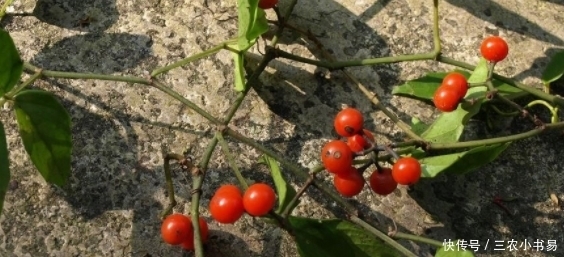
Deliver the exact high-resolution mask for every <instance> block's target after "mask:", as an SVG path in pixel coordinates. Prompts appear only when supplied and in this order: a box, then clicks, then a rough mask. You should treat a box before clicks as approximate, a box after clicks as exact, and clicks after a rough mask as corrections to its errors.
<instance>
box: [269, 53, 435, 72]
mask: <svg viewBox="0 0 564 257" xmlns="http://www.w3.org/2000/svg"><path fill="white" fill-rule="evenodd" d="M273 51H275V53H276V57H281V58H285V59H289V60H294V61H298V62H302V63H307V64H311V65H315V66H318V67H323V68H327V69H329V70H337V69H342V68H347V67H356V66H369V65H375V64H384V63H398V62H407V61H423V60H434V59H435V57H436V54H435V53H434V52H431V53H424V54H408V55H398V56H388V57H378V58H369V59H362V60H350V61H320V60H314V59H309V58H305V57H301V56H297V55H294V54H291V53H288V52H286V51H284V50H281V49H273Z"/></svg>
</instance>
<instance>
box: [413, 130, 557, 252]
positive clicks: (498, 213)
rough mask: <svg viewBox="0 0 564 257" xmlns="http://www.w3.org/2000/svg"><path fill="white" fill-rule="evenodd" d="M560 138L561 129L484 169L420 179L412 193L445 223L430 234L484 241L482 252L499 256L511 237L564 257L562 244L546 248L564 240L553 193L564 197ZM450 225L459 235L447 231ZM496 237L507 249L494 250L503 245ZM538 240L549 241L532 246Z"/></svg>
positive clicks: (522, 144) (514, 148) (525, 143)
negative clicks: (496, 200) (499, 199)
mask: <svg viewBox="0 0 564 257" xmlns="http://www.w3.org/2000/svg"><path fill="white" fill-rule="evenodd" d="M549 142H550V143H549ZM555 142H556V144H554V143H555ZM559 142H562V136H561V135H555V134H551V135H542V136H539V137H538V138H531V139H528V140H524V141H519V142H515V143H513V145H512V147H510V148H508V149H507V150H506V152H505V153H503V154H502V155H501V156H500V157H499V159H497V160H496V161H495V162H493V163H491V164H488V165H485V166H483V167H482V168H480V169H479V170H475V171H473V172H470V173H468V174H465V175H460V176H455V175H441V176H440V177H437V178H436V179H433V180H422V181H420V183H418V184H417V185H416V187H415V189H416V190H414V191H412V192H411V196H412V198H413V199H414V200H416V201H417V202H418V204H419V205H420V206H421V207H422V208H424V209H425V210H426V211H427V212H429V213H430V214H432V215H433V216H434V217H435V219H436V220H437V221H438V222H441V223H443V224H444V227H442V226H437V227H434V228H430V229H429V233H430V235H432V236H434V237H435V238H437V239H438V240H439V241H443V240H444V239H446V240H449V239H451V240H452V241H454V240H456V239H464V240H466V242H469V240H478V242H479V244H481V247H480V250H479V253H488V254H493V255H496V256H497V255H503V254H504V253H507V252H508V251H509V250H508V249H507V247H509V244H510V240H514V241H515V242H516V244H517V245H516V246H517V247H521V249H520V250H519V251H518V252H519V253H521V254H522V253H524V251H523V249H522V247H524V246H525V245H527V243H526V242H528V243H529V244H530V246H529V245H527V248H529V249H533V252H539V253H540V252H542V253H543V254H544V255H542V256H554V257H556V256H562V254H563V253H564V249H562V247H560V246H558V247H557V248H556V251H547V249H546V247H547V245H548V240H556V241H555V242H556V244H559V243H560V242H562V241H563V240H564V236H563V235H564V233H563V232H564V213H563V211H562V207H559V206H557V205H556V204H554V203H553V202H552V201H551V200H550V196H549V194H550V193H551V192H552V193H554V194H556V195H557V196H558V197H560V198H562V194H561V192H563V190H564V184H563V183H562V179H561V171H562V169H564V166H563V164H562V162H561V160H560V159H561V156H562V155H563V154H564V150H563V149H564V145H562V143H559ZM523 149H527V150H523ZM541 160H542V161H541ZM496 197H500V198H501V199H505V200H512V201H507V202H504V201H502V202H501V203H502V205H503V206H504V207H505V208H507V210H505V209H504V208H503V207H499V206H498V205H496V204H495V203H494V202H493V201H494V199H495V198H496ZM444 228H447V229H448V230H449V231H453V232H454V234H450V233H446V234H445V233H444V232H445V231H444ZM488 240H489V243H488V244H489V245H488V246H487V247H486V243H487V242H488ZM496 240H500V241H503V242H499V243H500V244H502V246H500V247H501V248H503V247H505V248H506V250H504V251H499V250H497V251H496V250H494V248H500V247H496V244H495V243H496V242H495V241H496ZM525 240H526V241H525ZM537 240H543V243H542V244H543V246H544V247H545V248H544V249H541V250H539V251H537V249H535V248H532V246H533V245H534V244H535V243H534V242H535V241H537ZM484 248H486V249H485V250H484ZM513 252H515V251H513ZM521 254H519V255H521ZM535 256H536V255H535Z"/></svg>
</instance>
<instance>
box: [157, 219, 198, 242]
mask: <svg viewBox="0 0 564 257" xmlns="http://www.w3.org/2000/svg"><path fill="white" fill-rule="evenodd" d="M193 233H194V231H193V230H192V223H191V222H190V219H189V218H188V217H186V216H184V215H183V214H180V213H174V214H171V215H168V216H167V217H166V218H165V219H164V220H163V223H162V225H161V236H162V238H163V240H164V241H165V242H166V243H168V244H171V245H178V244H181V243H182V242H184V240H186V239H187V238H189V237H190V235H191V234H193Z"/></svg>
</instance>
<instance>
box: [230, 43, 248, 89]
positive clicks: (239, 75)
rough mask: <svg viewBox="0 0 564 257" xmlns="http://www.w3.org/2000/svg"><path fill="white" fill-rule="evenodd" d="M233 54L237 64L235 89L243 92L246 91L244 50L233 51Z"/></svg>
mask: <svg viewBox="0 0 564 257" xmlns="http://www.w3.org/2000/svg"><path fill="white" fill-rule="evenodd" d="M232 55H233V61H234V65H235V90H236V91H237V92H243V91H245V66H244V59H243V52H239V53H233V52H232Z"/></svg>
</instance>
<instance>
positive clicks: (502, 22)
mask: <svg viewBox="0 0 564 257" xmlns="http://www.w3.org/2000/svg"><path fill="white" fill-rule="evenodd" d="M447 2H449V3H450V4H452V5H455V6H458V7H460V8H464V10H466V11H467V12H468V13H470V14H472V15H474V16H476V17H477V18H480V19H482V20H485V21H488V22H491V23H493V24H495V25H496V26H497V27H500V28H503V29H507V30H511V31H513V32H516V33H519V34H521V35H524V36H526V37H528V38H534V39H536V40H541V41H544V42H547V43H552V44H556V45H560V46H561V45H564V41H563V40H562V39H561V38H559V37H557V36H555V35H554V34H552V33H550V32H549V31H547V30H545V29H543V28H542V27H540V26H539V25H537V24H535V23H531V22H530V21H529V20H528V19H527V18H525V17H523V16H521V15H519V14H517V13H515V12H513V11H510V10H507V9H505V8H504V7H503V6H501V5H500V4H498V3H496V2H494V1H492V0H487V1H479V2H478V1H464V0H447ZM551 2H552V4H562V1H559V0H554V1H551ZM554 18H555V19H560V21H558V20H557V21H555V22H556V23H562V22H564V19H562V17H558V16H555V17H554ZM488 33H490V34H497V31H490V32H488Z"/></svg>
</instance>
